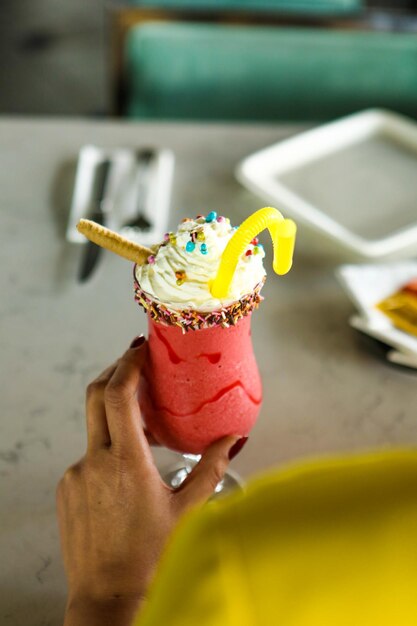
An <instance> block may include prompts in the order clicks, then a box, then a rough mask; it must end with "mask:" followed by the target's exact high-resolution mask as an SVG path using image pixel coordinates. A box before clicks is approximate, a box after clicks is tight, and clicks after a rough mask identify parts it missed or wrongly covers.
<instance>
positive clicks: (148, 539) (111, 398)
mask: <svg viewBox="0 0 417 626" xmlns="http://www.w3.org/2000/svg"><path fill="white" fill-rule="evenodd" d="M138 343H139V345H137V344H138ZM134 344H136V346H135V347H133V348H131V349H129V350H128V351H127V352H126V353H125V354H124V355H123V357H122V358H121V359H119V360H118V361H117V362H116V363H115V364H114V365H113V366H111V367H109V368H108V369H107V370H105V371H104V372H103V373H102V374H101V375H100V376H99V377H98V378H97V379H96V380H95V381H93V382H92V383H91V384H90V385H89V387H88V389H87V402H86V412H87V431H88V445H87V452H86V454H85V456H84V458H83V459H81V461H79V462H78V463H77V464H75V465H73V466H72V467H70V468H69V469H68V470H67V471H66V473H65V475H64V477H63V478H62V479H61V481H60V483H59V485H58V489H57V510H58V522H59V527H60V535H61V548H62V555H63V560H64V566H65V570H66V574H67V580H68V602H67V608H66V615H65V622H64V626H96V624H97V626H98V625H100V626H106V624H109V625H110V624H111V625H112V626H128V625H129V624H131V623H132V621H133V618H134V615H135V613H136V612H137V610H138V608H139V606H140V605H141V603H142V602H143V600H144V598H145V597H146V593H147V589H148V586H149V583H150V581H151V579H152V577H153V574H154V571H155V568H156V565H157V563H158V560H159V557H160V555H161V552H162V550H163V548H164V546H165V544H166V541H167V539H168V537H169V535H170V534H171V532H172V530H173V528H174V527H175V525H176V523H177V521H178V519H179V518H180V517H181V516H182V515H183V514H184V512H185V511H186V510H188V509H189V508H190V507H192V506H195V505H196V504H202V503H203V502H205V501H206V500H207V499H208V498H209V497H210V495H211V494H212V492H213V490H214V488H215V486H216V485H217V483H218V482H219V481H220V480H221V478H222V477H223V474H224V472H225V471H226V469H227V466H228V463H229V453H230V450H231V448H232V447H233V446H234V445H235V444H236V442H237V441H238V437H225V438H224V439H221V440H219V441H218V442H216V443H214V444H213V445H212V446H210V448H209V449H208V450H207V451H206V452H205V454H204V455H203V457H202V459H201V461H200V462H199V463H198V465H197V466H196V467H195V469H194V470H193V472H192V473H191V474H190V475H189V476H188V478H187V480H186V481H185V482H184V483H183V485H182V486H181V487H180V488H179V489H177V490H172V489H171V488H169V487H168V486H167V485H165V483H164V482H163V481H162V479H161V477H160V476H159V473H158V471H157V468H156V466H155V465H154V461H153V457H152V454H151V450H150V447H149V443H148V441H147V438H146V435H145V433H144V430H143V427H142V421H141V416H140V409H139V404H138V401H137V390H138V386H139V380H140V372H141V368H142V365H143V363H144V360H145V358H146V344H145V341H144V339H143V338H141V339H140V341H136V342H134ZM134 344H132V345H134ZM237 447H239V444H238V446H237Z"/></svg>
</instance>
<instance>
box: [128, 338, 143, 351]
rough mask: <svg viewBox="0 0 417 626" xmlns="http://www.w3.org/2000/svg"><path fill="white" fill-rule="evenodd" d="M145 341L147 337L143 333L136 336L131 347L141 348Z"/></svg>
mask: <svg viewBox="0 0 417 626" xmlns="http://www.w3.org/2000/svg"><path fill="white" fill-rule="evenodd" d="M144 343H145V337H144V336H143V335H138V336H137V337H135V338H134V340H133V341H132V343H131V344H130V346H129V347H130V348H140V347H141V346H143V344H144Z"/></svg>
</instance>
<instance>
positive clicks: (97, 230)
mask: <svg viewBox="0 0 417 626" xmlns="http://www.w3.org/2000/svg"><path fill="white" fill-rule="evenodd" d="M77 230H78V232H79V233H81V234H83V235H84V237H87V239H89V240H90V241H92V242H93V243H95V244H97V245H98V246H101V247H102V248H105V249H106V250H110V252H114V253H115V254H118V255H119V256H121V257H123V258H124V259H127V260H128V261H133V262H134V263H137V264H138V265H144V264H145V263H146V261H147V259H148V256H149V255H151V254H153V250H152V249H151V248H146V247H145V246H141V245H139V244H138V243H134V242H133V241H129V240H128V239H125V238H124V237H122V236H121V235H119V234H118V233H115V232H114V231H113V230H109V229H108V228H105V227H104V226H101V225H100V224H96V222H93V221H91V220H80V221H79V222H78V224H77Z"/></svg>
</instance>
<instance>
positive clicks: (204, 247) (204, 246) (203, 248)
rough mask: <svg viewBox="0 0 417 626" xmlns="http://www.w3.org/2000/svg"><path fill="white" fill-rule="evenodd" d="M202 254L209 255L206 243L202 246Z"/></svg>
mask: <svg viewBox="0 0 417 626" xmlns="http://www.w3.org/2000/svg"><path fill="white" fill-rule="evenodd" d="M200 252H201V254H207V252H208V250H207V245H206V244H205V243H202V244H201V246H200Z"/></svg>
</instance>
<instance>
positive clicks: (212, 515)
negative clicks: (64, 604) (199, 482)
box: [135, 450, 417, 626]
mask: <svg viewBox="0 0 417 626" xmlns="http://www.w3.org/2000/svg"><path fill="white" fill-rule="evenodd" d="M197 624H198V626H280V625H283V626H403V625H404V626H405V625H407V626H410V625H414V624H417V451H415V450H402V451H395V452H377V453H372V454H367V455H361V456H351V457H346V458H340V459H325V460H319V461H315V462H307V463H303V464H300V465H297V466H291V467H288V468H287V469H284V470H281V471H278V472H275V473H274V474H270V475H267V476H264V477H262V478H260V479H258V480H255V481H254V482H253V483H252V484H251V485H250V486H249V487H248V489H247V492H246V493H245V494H244V495H240V494H239V495H233V496H231V497H229V498H225V499H224V500H223V501H218V502H217V503H212V504H209V505H208V506H206V507H204V508H203V509H201V510H199V511H194V512H192V513H191V514H190V515H188V516H187V518H186V519H185V520H184V521H183V522H182V524H181V525H180V527H179V528H178V530H177V532H176V533H175V536H174V537H173V539H172V541H171V543H170V546H169V547H168V549H167V551H166V553H165V557H164V558H163V560H162V563H161V566H160V569H159V572H158V574H157V577H156V580H155V582H154V585H153V588H152V590H151V594H150V598H149V602H148V604H147V606H146V607H145V609H144V611H143V614H142V615H140V616H138V618H137V620H136V622H135V626H196V625H197Z"/></svg>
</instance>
